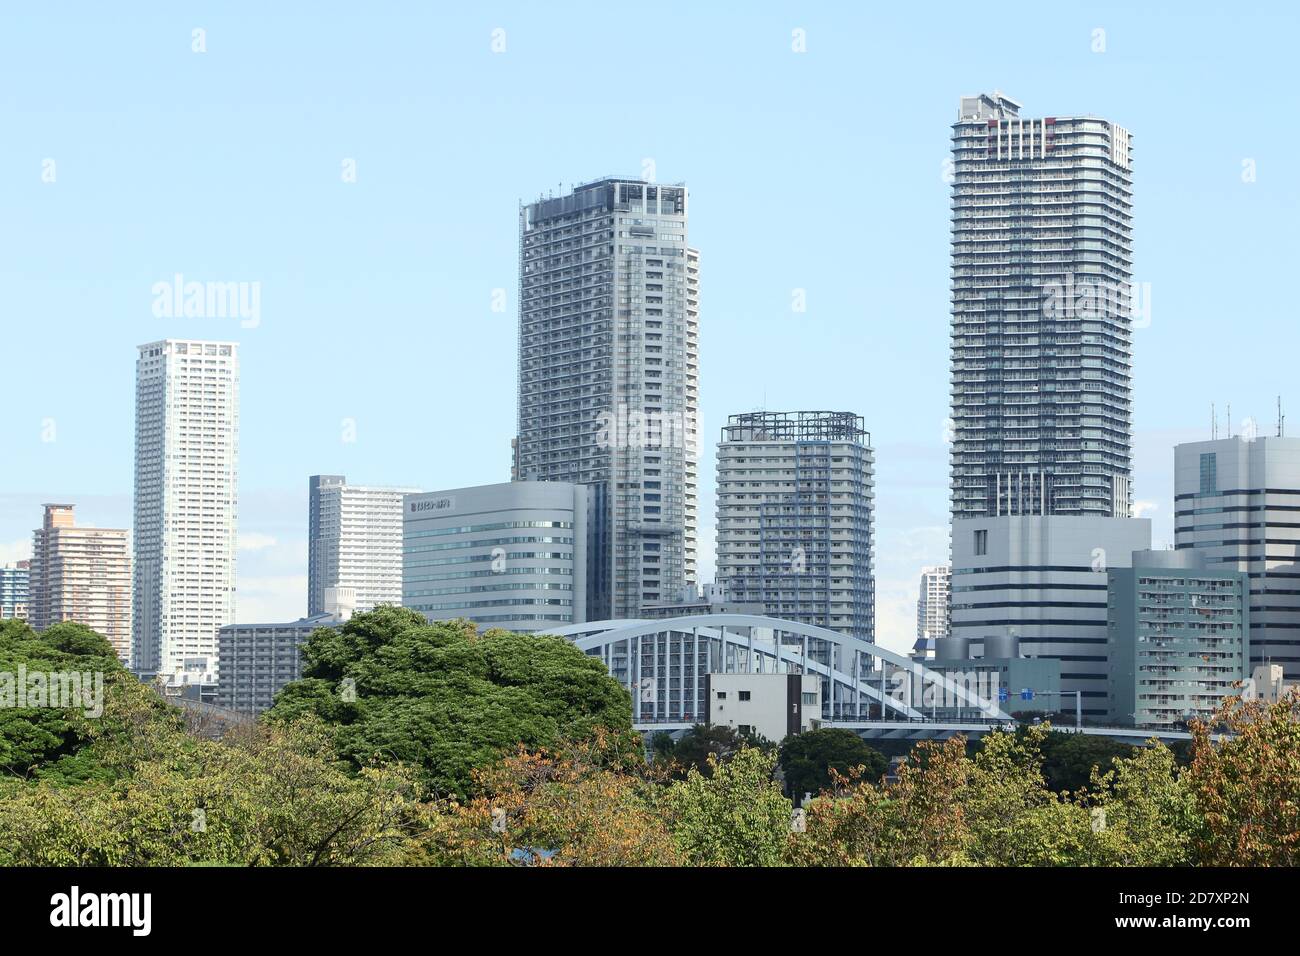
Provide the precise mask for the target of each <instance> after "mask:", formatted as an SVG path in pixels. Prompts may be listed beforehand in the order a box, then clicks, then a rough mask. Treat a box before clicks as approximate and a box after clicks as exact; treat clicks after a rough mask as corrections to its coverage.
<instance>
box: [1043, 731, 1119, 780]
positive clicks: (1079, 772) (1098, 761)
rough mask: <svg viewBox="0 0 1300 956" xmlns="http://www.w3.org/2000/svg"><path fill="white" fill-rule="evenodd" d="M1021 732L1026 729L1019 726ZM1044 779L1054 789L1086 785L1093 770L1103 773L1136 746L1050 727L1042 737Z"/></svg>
mask: <svg viewBox="0 0 1300 956" xmlns="http://www.w3.org/2000/svg"><path fill="white" fill-rule="evenodd" d="M1020 732H1021V733H1022V734H1023V733H1027V732H1028V731H1027V730H1025V729H1022V730H1021V731H1020ZM1039 750H1040V751H1041V753H1042V758H1043V764H1042V770H1043V779H1044V782H1045V783H1046V784H1047V787H1048V789H1050V790H1053V791H1055V792H1056V793H1065V792H1067V791H1069V792H1074V791H1077V790H1081V789H1082V788H1084V787H1086V786H1088V784H1089V782H1090V781H1091V780H1092V773H1093V770H1094V769H1096V770H1098V771H1100V772H1101V773H1103V774H1105V773H1106V772H1107V771H1108V770H1110V769H1111V767H1112V766H1113V764H1114V761H1116V760H1118V759H1120V758H1123V757H1131V756H1133V754H1134V752H1135V750H1136V748H1134V747H1133V746H1131V745H1130V744H1124V743H1119V742H1118V741H1115V740H1111V739H1110V738H1108V737H1098V736H1095V735H1092V734H1075V733H1064V732H1061V731H1057V730H1053V731H1051V732H1050V733H1048V734H1047V735H1046V736H1045V737H1043V738H1042V742H1041V744H1040V745H1039Z"/></svg>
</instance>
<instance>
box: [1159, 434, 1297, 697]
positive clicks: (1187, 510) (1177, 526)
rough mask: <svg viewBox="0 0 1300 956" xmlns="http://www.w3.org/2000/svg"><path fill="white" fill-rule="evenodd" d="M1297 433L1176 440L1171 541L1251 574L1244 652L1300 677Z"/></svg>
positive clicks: (1213, 563)
mask: <svg viewBox="0 0 1300 956" xmlns="http://www.w3.org/2000/svg"><path fill="white" fill-rule="evenodd" d="M1297 513H1300V438H1282V437H1271V436H1270V437H1255V436H1253V435H1251V436H1245V437H1243V436H1241V435H1237V436H1235V437H1233V438H1221V439H1218V440H1216V441H1197V442H1187V443H1185V444H1182V445H1178V446H1176V447H1175V448H1174V544H1175V547H1177V548H1178V549H1179V550H1182V549H1185V548H1192V549H1195V550H1197V551H1199V552H1201V553H1202V554H1203V555H1204V558H1205V561H1206V564H1207V567H1210V568H1217V569H1221V570H1234V571H1245V572H1246V573H1247V574H1248V575H1249V576H1250V659H1251V662H1252V663H1253V664H1255V665H1263V664H1280V665H1281V666H1282V668H1283V671H1284V673H1285V675H1286V677H1287V678H1288V679H1295V678H1300V518H1297Z"/></svg>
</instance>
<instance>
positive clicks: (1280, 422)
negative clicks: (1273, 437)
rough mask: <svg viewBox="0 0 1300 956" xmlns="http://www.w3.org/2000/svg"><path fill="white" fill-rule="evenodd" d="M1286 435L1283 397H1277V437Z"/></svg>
mask: <svg viewBox="0 0 1300 956" xmlns="http://www.w3.org/2000/svg"><path fill="white" fill-rule="evenodd" d="M1285 434H1286V416H1285V415H1284V414H1282V396H1281V395H1279V396H1278V397H1277V437H1278V438H1281V437H1282V436H1283V435H1285Z"/></svg>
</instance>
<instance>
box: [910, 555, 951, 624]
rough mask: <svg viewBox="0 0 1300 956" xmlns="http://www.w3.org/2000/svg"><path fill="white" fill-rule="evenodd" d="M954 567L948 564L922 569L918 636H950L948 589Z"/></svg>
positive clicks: (917, 599) (918, 598)
mask: <svg viewBox="0 0 1300 956" xmlns="http://www.w3.org/2000/svg"><path fill="white" fill-rule="evenodd" d="M951 585H952V568H950V567H949V566H948V565H946V564H940V565H936V566H934V567H930V568H922V569H921V587H920V590H919V592H918V594H917V598H916V636H917V638H918V639H924V638H931V639H936V638H940V637H947V636H948V589H949V587H950V586H951Z"/></svg>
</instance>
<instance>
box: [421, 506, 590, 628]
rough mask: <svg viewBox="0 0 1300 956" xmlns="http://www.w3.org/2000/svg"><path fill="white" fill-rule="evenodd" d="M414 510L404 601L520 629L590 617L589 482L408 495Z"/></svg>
mask: <svg viewBox="0 0 1300 956" xmlns="http://www.w3.org/2000/svg"><path fill="white" fill-rule="evenodd" d="M405 508H406V513H405V522H404V524H403V549H404V554H403V576H402V606H403V607H409V608H411V609H412V610H416V611H419V612H420V613H421V614H423V615H424V616H425V617H427V618H428V619H429V620H431V621H447V620H454V619H456V618H465V619H467V620H470V621H473V622H474V623H475V624H477V625H479V626H480V627H500V628H504V629H505V630H507V631H520V632H528V631H539V630H548V629H550V628H555V627H562V626H564V625H566V624H579V623H582V622H583V621H584V620H586V618H585V612H586V606H587V601H586V593H585V591H586V586H587V541H588V537H587V515H588V507H587V487H586V486H584V485H577V484H572V483H570V482H561V481H511V482H505V483H502V484H498V485H480V486H478V487H476V488H456V489H453V490H451V491H437V492H431V493H429V494H418V495H408V496H407V497H406V504H405Z"/></svg>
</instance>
